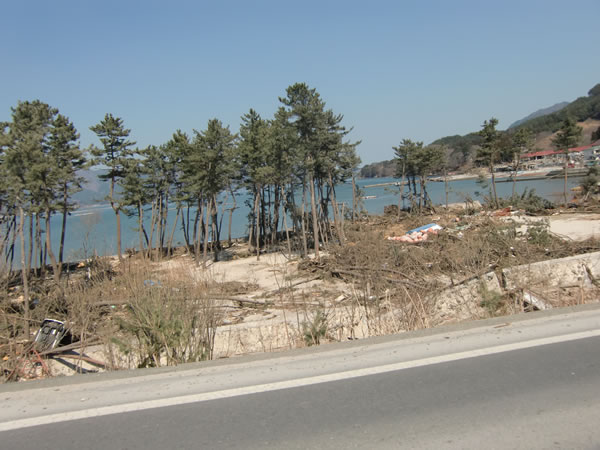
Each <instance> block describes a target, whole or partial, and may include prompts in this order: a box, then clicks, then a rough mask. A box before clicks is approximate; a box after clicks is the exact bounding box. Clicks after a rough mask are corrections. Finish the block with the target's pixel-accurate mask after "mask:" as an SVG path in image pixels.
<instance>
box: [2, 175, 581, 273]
mask: <svg viewBox="0 0 600 450" xmlns="http://www.w3.org/2000/svg"><path fill="white" fill-rule="evenodd" d="M395 181H398V180H396V179H392V178H374V179H361V180H358V181H357V185H358V186H359V187H360V188H361V189H362V195H363V196H369V197H374V198H366V199H362V205H363V207H364V209H366V210H367V211H368V212H369V213H372V214H382V213H383V208H384V207H385V206H386V205H390V204H395V205H396V204H398V188H396V187H394V186H380V187H372V188H365V187H364V186H366V185H371V184H381V183H388V182H389V183H393V182H395ZM580 181H581V179H571V180H569V188H571V187H573V186H576V185H578V184H579V183H580ZM496 186H497V191H498V195H499V196H500V197H509V196H510V195H511V194H512V183H498V184H497V185H496ZM449 187H450V192H449V196H448V200H449V202H450V203H452V202H461V201H465V199H466V198H471V199H473V200H481V197H480V196H478V195H477V193H478V192H481V191H482V190H483V189H482V187H481V186H479V185H478V184H477V183H476V181H475V180H460V181H453V182H451V183H449ZM525 189H535V191H536V193H537V194H538V195H540V196H543V197H545V198H547V199H549V200H552V201H557V202H560V201H561V198H562V191H563V180H561V179H555V180H536V181H520V182H518V183H517V192H518V193H519V194H521V193H522V192H523V191H524V190H525ZM427 190H428V192H429V195H430V196H431V198H432V200H433V202H434V203H435V204H443V203H445V188H444V183H440V182H429V183H428V184H427ZM336 194H337V200H338V202H345V203H346V205H347V206H349V207H351V206H352V185H351V184H350V183H347V184H343V185H339V186H337V188H336ZM245 200H246V196H245V195H244V194H241V195H239V196H238V197H237V205H238V209H237V210H236V211H235V212H234V214H233V220H232V227H231V229H232V237H234V238H235V237H242V236H245V235H247V233H248V232H247V221H248V219H247V216H248V212H249V209H248V207H247V206H246V204H245ZM147 215H148V216H149V215H150V214H149V213H148V214H147ZM174 219H175V208H174V207H171V208H170V211H169V227H171V226H172V224H173V221H174ZM61 221H62V218H61V216H60V215H55V216H54V217H53V218H52V223H51V228H52V230H51V232H52V239H53V242H54V243H55V244H56V245H55V246H56V248H55V249H54V251H55V252H56V253H58V242H59V239H60V236H59V235H60V227H61ZM136 227H137V220H136V218H135V217H132V218H128V217H127V216H125V215H121V235H122V236H121V239H122V248H123V250H125V249H126V248H137V247H138V243H139V238H138V233H137V228H136ZM227 227H228V213H226V215H225V218H224V219H223V229H222V232H221V238H222V239H226V238H227ZM115 229H116V226H115V215H114V213H113V211H112V209H111V208H110V206H108V205H107V206H100V207H93V208H82V209H79V210H77V211H75V212H73V213H72V214H71V216H70V217H69V219H68V220H67V235H66V236H67V237H66V242H65V259H67V260H69V261H72V260H79V259H83V258H86V257H90V256H92V255H93V254H94V252H96V254H98V255H100V256H102V255H113V254H115V253H116V236H115ZM169 232H170V228H169V230H168V233H169ZM168 233H167V235H168ZM182 242H183V234H182V231H181V220H180V221H179V222H178V225H177V229H176V231H175V238H174V243H175V244H177V245H181V244H182ZM17 247H18V245H17ZM15 250H16V251H17V254H16V255H15V260H14V266H15V267H18V266H19V260H20V257H19V255H18V249H15Z"/></svg>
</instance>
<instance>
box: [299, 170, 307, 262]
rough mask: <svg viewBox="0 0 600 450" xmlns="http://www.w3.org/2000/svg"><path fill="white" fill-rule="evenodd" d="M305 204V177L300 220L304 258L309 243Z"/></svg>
mask: <svg viewBox="0 0 600 450" xmlns="http://www.w3.org/2000/svg"><path fill="white" fill-rule="evenodd" d="M305 205H306V179H304V180H303V182H302V210H301V213H302V217H301V221H300V225H301V227H302V250H303V251H304V253H303V254H302V257H303V258H306V257H307V256H308V243H307V241H306V212H305Z"/></svg>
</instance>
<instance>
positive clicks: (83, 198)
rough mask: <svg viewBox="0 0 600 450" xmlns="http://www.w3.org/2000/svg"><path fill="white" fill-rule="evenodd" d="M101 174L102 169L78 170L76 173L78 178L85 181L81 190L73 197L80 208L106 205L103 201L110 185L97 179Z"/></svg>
mask: <svg viewBox="0 0 600 450" xmlns="http://www.w3.org/2000/svg"><path fill="white" fill-rule="evenodd" d="M101 173H103V170H102V169H99V170H97V169H95V170H80V171H79V172H78V174H79V176H81V177H83V178H84V179H85V181H84V183H83V189H82V190H81V191H79V192H77V193H76V194H75V195H74V196H73V200H75V201H76V202H77V203H78V204H79V206H80V207H84V206H94V205H99V204H106V200H104V199H105V198H106V196H107V195H108V194H109V191H110V184H109V183H108V182H107V181H102V180H100V179H99V178H98V175H100V174H101Z"/></svg>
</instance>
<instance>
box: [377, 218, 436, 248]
mask: <svg viewBox="0 0 600 450" xmlns="http://www.w3.org/2000/svg"><path fill="white" fill-rule="evenodd" d="M439 230H442V227H441V226H439V225H438V224H437V223H430V224H427V225H423V226H422V227H418V228H415V229H413V230H410V231H407V232H406V234H404V235H402V236H389V237H388V238H387V239H388V241H399V242H406V243H408V244H415V243H417V242H425V241H427V240H428V239H429V235H430V234H437V233H438V231H439Z"/></svg>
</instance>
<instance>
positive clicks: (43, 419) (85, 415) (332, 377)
mask: <svg viewBox="0 0 600 450" xmlns="http://www.w3.org/2000/svg"><path fill="white" fill-rule="evenodd" d="M596 336H600V330H591V331H582V332H579V333H572V334H566V335H561V336H553V337H547V338H540V339H533V340H529V341H524V342H517V343H513V344H504V345H498V346H495V347H488V348H482V349H478V350H469V351H465V352H459V353H452V354H448V355H440V356H433V357H429V358H423V359H417V360H413V361H404V362H399V363H394V364H386V365H382V366H376V367H367V368H364V369H355V370H348V371H345V372H338V373H331V374H326V375H317V376H314V377H306V378H299V379H295V380H286V381H278V382H274V383H267V384H258V385H254V386H245V387H240V388H233V389H225V390H221V391H214V392H205V393H202V394H190V395H183V396H179V397H172V398H163V399H159V400H146V401H141V402H134V403H125V404H122V405H113V406H103V407H99V408H91V409H84V410H80V411H72V412H65V413H58V414H49V415H46V416H39V417H32V418H28V419H18V420H11V421H7V422H2V423H0V431H8V430H16V429H19V428H27V427H33V426H38V425H47V424H52V423H58V422H66V421H69V420H81V419H89V418H93V417H100V416H107V415H109V414H119V413H127V412H134V411H143V410H146V409H153V408H164V407H167V406H177V405H185V404H189V403H197V402H205V401H209V400H218V399H222V398H230V397H238V396H241V395H248V394H258V393H261V392H269V391H276V390H281V389H290V388H296V387H302V386H309V385H311V384H319V383H327V382H330V381H340V380H347V379H350V378H357V377H364V376H368V375H377V374H381V373H386V372H393V371H397V370H404V369H411V368H414V367H422V366H427V365H431V364H440V363H445V362H451V361H458V360H461V359H468V358H475V357H477V356H486V355H494V354H497V353H504V352H509V351H513V350H521V349H526V348H531V347H537V346H541V345H548V344H557V343H560V342H568V341H574V340H577V339H585V338H591V337H596Z"/></svg>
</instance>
